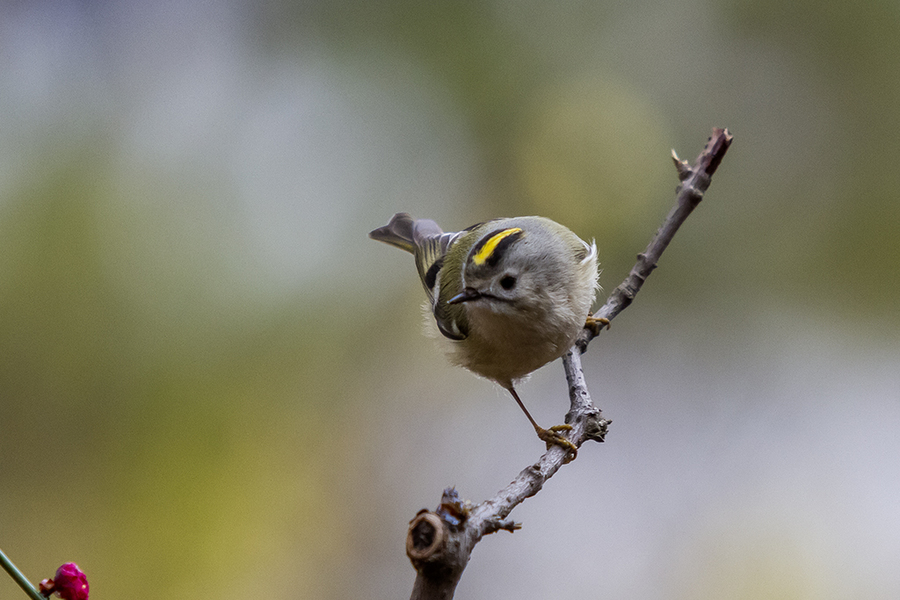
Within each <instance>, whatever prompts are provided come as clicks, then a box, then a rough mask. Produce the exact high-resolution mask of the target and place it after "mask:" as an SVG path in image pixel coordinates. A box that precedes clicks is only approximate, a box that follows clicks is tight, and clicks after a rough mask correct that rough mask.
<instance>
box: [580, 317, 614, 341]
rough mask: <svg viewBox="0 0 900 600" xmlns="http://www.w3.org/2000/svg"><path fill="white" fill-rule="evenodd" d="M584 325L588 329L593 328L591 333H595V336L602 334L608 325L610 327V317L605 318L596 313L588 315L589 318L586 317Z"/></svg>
mask: <svg viewBox="0 0 900 600" xmlns="http://www.w3.org/2000/svg"><path fill="white" fill-rule="evenodd" d="M584 326H585V328H587V329H590V330H591V333H593V334H594V337H596V336H598V335H600V331H601V330H602V329H603V328H604V327H606V328H607V329H609V319H604V318H603V317H594V315H592V314H591V315H588V316H587V319H585V322H584Z"/></svg>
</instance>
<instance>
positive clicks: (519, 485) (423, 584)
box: [406, 128, 732, 600]
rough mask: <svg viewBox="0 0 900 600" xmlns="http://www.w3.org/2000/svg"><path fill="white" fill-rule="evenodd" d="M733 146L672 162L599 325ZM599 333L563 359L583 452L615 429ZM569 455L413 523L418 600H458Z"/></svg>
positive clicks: (547, 457) (721, 143) (449, 499)
mask: <svg viewBox="0 0 900 600" xmlns="http://www.w3.org/2000/svg"><path fill="white" fill-rule="evenodd" d="M731 141H732V135H731V134H730V133H729V132H728V130H727V129H718V128H717V129H713V135H712V137H710V138H709V141H708V142H707V144H706V147H705V148H704V149H703V152H701V153H700V156H698V157H697V160H696V161H694V163H693V165H689V164H688V163H687V162H686V161H683V160H680V159H679V158H678V156H677V155H676V154H675V151H674V150H673V151H672V159H673V161H674V162H675V168H676V170H677V172H678V178H679V179H680V180H681V184H680V185H679V186H678V190H677V194H676V202H675V206H674V208H673V209H672V210H671V212H670V213H669V215H668V216H667V217H666V220H665V221H664V222H663V225H662V227H660V228H659V230H658V231H657V232H656V235H655V236H654V237H653V239H652V240H651V241H650V244H649V245H648V246H647V249H646V250H644V252H642V253H641V254H638V257H637V263H636V264H635V265H634V267H633V268H632V269H631V272H630V273H629V274H628V277H626V278H625V281H623V282H622V283H621V284H620V285H619V286H618V287H617V288H616V289H615V290H613V292H612V293H611V294H610V295H609V297H608V298H607V299H606V302H605V303H604V304H603V306H602V307H601V308H600V309H599V310H598V311H597V312H596V313H595V314H594V317H595V318H596V319H600V320H603V319H606V320H607V321H611V320H612V319H614V318H615V317H616V315H618V314H619V313H620V312H622V311H623V310H625V309H626V308H627V307H628V306H629V305H630V304H631V302H632V301H633V300H634V297H635V295H636V294H637V293H638V292H639V291H640V289H641V287H642V286H643V285H644V282H645V281H646V280H647V277H649V276H650V273H651V272H652V271H653V269H655V268H656V264H657V262H658V261H659V258H660V256H661V255H662V253H663V251H665V249H666V248H667V247H668V245H669V242H671V241H672V238H673V236H674V235H675V232H677V231H678V228H679V227H680V226H681V224H682V223H684V221H685V219H687V217H688V215H690V214H691V212H692V211H693V210H694V208H696V207H697V205H698V204H700V201H701V200H702V199H703V194H704V192H706V190H707V189H708V188H709V185H710V178H711V177H712V175H713V173H715V171H716V169H717V168H718V166H719V164H720V163H721V161H722V158H723V157H724V156H725V153H726V152H727V151H728V147H729V146H730V145H731ZM599 332H600V329H599V328H596V327H595V328H591V327H585V329H584V331H583V332H582V334H581V335H580V336H579V338H578V339H577V340H576V342H575V345H574V346H573V347H572V349H571V350H569V352H568V353H567V354H566V355H565V356H564V357H563V366H564V368H565V371H566V380H567V381H568V384H569V400H570V406H569V412H568V413H567V414H566V423H568V424H570V425H572V430H571V431H570V432H569V435H568V438H569V440H570V441H571V442H572V443H574V444H575V445H576V446H578V447H581V445H582V444H583V443H584V442H585V441H587V440H594V441H598V442H602V441H603V439H604V436H605V435H606V430H607V427H608V426H609V423H611V421H609V420H607V419H604V418H603V416H602V414H601V413H600V410H599V409H598V408H597V407H596V406H594V404H593V402H592V401H591V396H590V393H589V392H588V389H587V384H586V383H585V379H584V372H583V369H582V366H581V354H582V353H583V352H584V351H585V350H586V349H587V346H588V344H589V343H590V342H591V340H593V339H594V338H595V337H596V336H597V335H598V334H599ZM567 455H568V451H567V450H565V449H563V448H561V447H560V446H552V447H551V448H550V449H549V450H547V451H546V452H545V453H544V455H543V456H541V457H540V459H539V460H538V462H536V463H534V464H533V465H530V466H528V467H526V468H525V469H523V470H522V472H520V473H519V474H518V475H517V476H516V478H515V479H513V481H512V482H511V483H510V484H509V485H507V486H506V487H505V488H503V489H502V490H500V491H499V492H498V493H497V495H496V496H494V497H493V498H490V499H489V500H485V501H484V502H481V503H480V504H477V505H474V506H473V505H471V504H470V503H468V502H463V501H461V500H460V499H459V496H458V494H457V493H456V490H453V489H448V490H445V491H444V495H443V497H442V498H441V505H440V506H439V507H438V509H437V510H436V511H434V512H431V511H427V510H422V511H420V512H419V514H418V515H416V517H415V518H414V519H413V520H412V521H411V522H410V527H409V532H408V534H407V540H406V547H407V555H408V556H409V558H410V560H411V561H412V563H413V566H414V567H415V568H416V571H417V576H416V582H415V585H414V587H413V592H412V596H411V598H412V600H426V599H428V600H449V599H450V598H452V597H453V594H454V591H455V590H456V585H457V584H458V583H459V579H460V577H461V576H462V572H463V570H464V569H465V568H466V564H467V563H468V562H469V557H470V556H471V553H472V549H473V548H474V547H475V544H477V543H478V542H479V541H481V538H483V537H484V536H485V535H488V534H490V533H494V532H496V531H500V530H501V529H502V530H507V531H515V530H516V529H519V528H520V527H521V525H519V524H518V523H515V522H513V521H509V520H507V516H509V513H511V512H512V510H513V509H514V508H515V507H516V506H518V505H519V504H521V503H522V502H523V501H524V500H525V499H526V498H530V497H531V496H534V495H535V494H536V493H538V492H539V491H540V489H541V487H543V485H544V483H546V481H547V480H548V479H550V478H551V477H553V475H554V474H555V473H556V472H557V471H558V470H559V468H560V467H561V466H562V465H563V464H565V463H566V461H567Z"/></svg>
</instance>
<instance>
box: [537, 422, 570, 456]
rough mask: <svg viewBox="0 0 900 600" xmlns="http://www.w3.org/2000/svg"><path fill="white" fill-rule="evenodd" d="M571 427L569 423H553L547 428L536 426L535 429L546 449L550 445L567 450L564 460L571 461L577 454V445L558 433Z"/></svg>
mask: <svg viewBox="0 0 900 600" xmlns="http://www.w3.org/2000/svg"><path fill="white" fill-rule="evenodd" d="M571 429H572V426H571V425H554V426H553V427H548V428H547V429H544V428H543V427H537V428H535V431H537V435H538V437H539V438H541V440H542V441H543V442H545V443H546V444H547V449H548V450H549V449H550V447H551V446H559V447H560V448H562V449H564V450H567V451H568V452H567V453H566V462H571V461H573V460H575V458H576V457H577V456H578V446H576V445H575V444H573V443H572V442H571V441H569V439H568V438H566V437H565V436H564V435H563V434H562V433H560V432H562V431H570V430H571Z"/></svg>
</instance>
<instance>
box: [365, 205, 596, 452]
mask: <svg viewBox="0 0 900 600" xmlns="http://www.w3.org/2000/svg"><path fill="white" fill-rule="evenodd" d="M369 237H371V238H372V239H374V240H378V241H381V242H385V243H387V244H391V245H392V246H396V247H398V248H401V249H403V250H406V251H407V252H410V253H412V255H413V256H414V257H415V262H416V268H417V269H418V271H419V278H420V279H421V280H422V285H423V286H424V287H425V293H426V294H427V295H428V302H429V308H430V310H431V312H432V313H433V314H434V319H435V322H436V323H437V327H438V329H439V330H440V332H441V333H442V334H443V336H444V337H445V338H446V339H447V345H448V356H449V358H450V361H451V362H453V363H454V364H457V365H460V366H463V367H465V368H466V369H469V370H470V371H472V372H473V373H476V374H478V375H481V376H482V377H485V378H487V379H490V380H492V381H495V382H497V383H498V384H500V385H501V386H502V387H504V388H506V389H507V390H509V393H510V394H512V396H513V398H514V399H515V401H516V402H517V403H518V404H519V406H520V407H521V408H522V410H523V411H524V412H525V416H526V417H528V420H529V421H530V422H531V424H532V426H534V429H535V431H536V432H537V434H538V437H539V438H540V439H541V440H543V441H544V442H546V443H547V444H548V447H549V445H550V444H556V445H559V446H562V447H564V448H566V449H568V450H569V451H570V455H571V456H572V457H574V455H575V454H576V453H577V448H576V447H575V445H574V444H572V442H570V441H569V440H568V439H566V437H565V436H564V435H563V434H562V433H561V432H564V431H566V430H568V429H571V426H569V425H557V426H554V427H550V428H548V429H544V428H542V427H539V426H538V424H537V423H536V422H535V420H534V419H533V418H532V417H531V414H529V412H528V409H526V408H525V405H524V404H523V403H522V400H521V399H520V398H519V395H518V394H517V393H516V390H515V387H514V385H515V384H516V383H517V382H518V381H520V380H521V379H522V378H524V377H526V376H527V375H528V374H529V373H531V372H533V371H535V370H537V369H539V368H540V367H542V366H544V365H545V364H547V363H548V362H550V361H552V360H555V359H557V358H559V357H561V356H562V355H564V354H565V353H566V352H568V350H569V349H570V348H571V347H572V345H573V344H574V342H575V338H576V337H577V336H578V334H579V332H581V330H582V329H583V328H584V327H585V324H586V322H587V324H588V325H589V326H593V327H597V326H598V325H599V324H606V323H608V321H606V320H605V319H598V320H594V319H593V318H592V317H590V310H591V306H592V304H593V302H594V296H595V294H596V291H597V289H598V285H597V275H598V272H597V247H596V245H595V244H594V243H591V244H588V243H587V242H585V241H583V240H582V239H581V238H579V237H578V236H577V235H575V234H574V233H572V232H571V231H570V230H569V229H568V228H566V227H563V226H562V225H560V224H559V223H556V222H554V221H551V220H550V219H545V218H543V217H516V218H508V219H494V220H492V221H487V222H485V223H479V224H477V225H473V226H472V227H469V228H468V229H464V230H462V231H459V232H447V233H445V232H444V231H442V230H441V228H440V227H438V225H437V223H435V222H434V221H431V220H429V219H413V218H412V217H410V216H409V215H408V214H406V213H397V214H396V215H394V217H393V218H392V219H391V221H390V222H389V223H388V224H387V225H385V226H384V227H379V228H378V229H376V230H374V231H372V232H371V233H370V234H369Z"/></svg>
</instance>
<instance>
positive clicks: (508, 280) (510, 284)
mask: <svg viewBox="0 0 900 600" xmlns="http://www.w3.org/2000/svg"><path fill="white" fill-rule="evenodd" d="M500 287H502V288H503V289H504V290H506V291H509V290H511V289H513V288H514V287H516V278H515V277H513V276H512V275H504V276H503V277H502V278H501V279H500Z"/></svg>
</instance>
